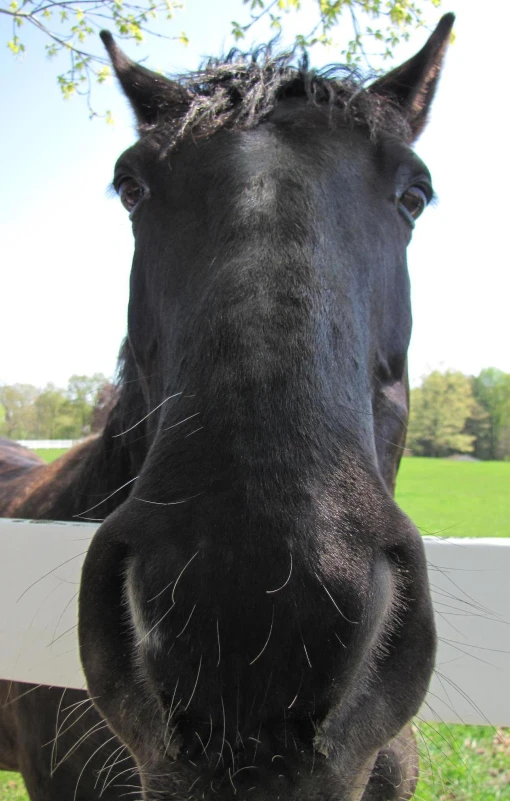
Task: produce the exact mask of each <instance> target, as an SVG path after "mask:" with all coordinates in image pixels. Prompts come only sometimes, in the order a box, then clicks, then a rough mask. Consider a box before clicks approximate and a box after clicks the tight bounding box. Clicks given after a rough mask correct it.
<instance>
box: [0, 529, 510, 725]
mask: <svg viewBox="0 0 510 801" xmlns="http://www.w3.org/2000/svg"><path fill="white" fill-rule="evenodd" d="M96 528H97V526H96V525H94V524H91V523H78V524H74V523H73V524H70V523H47V522H44V523H43V522H37V521H26V520H20V521H12V520H2V519H0V676H1V677H2V678H7V679H14V680H17V681H23V682H31V683H34V684H49V685H57V686H62V687H65V686H66V687H83V686H84V677H83V673H82V670H81V666H80V661H79V657H78V642H77V630H76V595H77V591H78V586H79V580H80V571H81V565H82V562H83V559H84V556H85V553H86V550H87V547H88V543H89V542H90V540H91V538H92V536H93V534H94V532H95V530H96ZM425 546H426V551H427V558H428V561H429V576H430V583H431V587H432V593H433V599H434V606H435V609H436V618H437V626H438V631H439V636H440V638H441V639H440V643H439V649H438V654H437V662H436V673H435V675H434V678H433V679H432V683H431V686H430V691H429V695H428V696H427V699H426V701H425V703H424V705H423V707H422V710H421V712H420V717H421V718H422V719H425V720H443V721H446V722H449V723H459V722H462V723H473V724H480V725H484V724H488V723H490V724H492V725H507V726H508V725H510V692H509V683H510V539H479V540H466V539H445V540H441V539H437V538H432V537H426V538H425Z"/></svg>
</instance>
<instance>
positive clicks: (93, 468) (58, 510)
mask: <svg viewBox="0 0 510 801" xmlns="http://www.w3.org/2000/svg"><path fill="white" fill-rule="evenodd" d="M137 460H138V461H140V453H139V452H138V453H135V452H133V450H132V449H130V447H129V444H128V443H121V442H119V441H117V440H115V439H114V438H112V436H111V431H109V429H108V426H107V428H106V430H105V431H104V432H103V433H102V434H100V435H99V436H97V437H94V438H90V439H88V440H87V441H86V442H84V443H82V444H81V445H78V446H76V447H75V448H72V449H71V450H70V451H69V452H68V453H66V454H65V455H64V456H62V457H60V459H57V460H56V461H55V462H53V463H52V464H49V465H37V466H35V467H33V468H32V469H28V470H27V471H26V472H25V473H24V475H21V476H18V477H16V478H14V480H12V481H10V482H8V483H6V484H5V486H4V487H3V491H2V493H0V514H1V515H3V516H4V517H25V518H33V519H45V520H73V519H82V520H86V519H98V520H101V519H103V518H105V517H106V516H107V515H108V514H111V512H112V511H113V510H114V509H115V508H116V507H117V506H118V505H119V504H120V503H122V501H123V500H125V498H126V497H127V495H128V494H129V490H130V486H129V482H131V480H132V479H134V478H135V477H136V475H137ZM123 485H126V486H125V487H124V488H123V489H120V490H119V488H121V487H123ZM117 490H119V491H117ZM2 494H3V503H2V502H1V499H2ZM110 496H111V497H110Z"/></svg>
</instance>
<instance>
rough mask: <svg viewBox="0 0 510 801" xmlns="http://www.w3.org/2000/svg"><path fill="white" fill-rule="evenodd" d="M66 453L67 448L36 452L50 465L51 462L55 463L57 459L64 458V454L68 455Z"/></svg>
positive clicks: (41, 449)
mask: <svg viewBox="0 0 510 801" xmlns="http://www.w3.org/2000/svg"><path fill="white" fill-rule="evenodd" d="M66 451H67V448H40V449H39V450H37V451H35V453H37V454H38V456H40V457H41V459H44V461H45V462H48V464H49V463H50V462H54V461H55V459H58V457H59V456H62V454H63V453H66Z"/></svg>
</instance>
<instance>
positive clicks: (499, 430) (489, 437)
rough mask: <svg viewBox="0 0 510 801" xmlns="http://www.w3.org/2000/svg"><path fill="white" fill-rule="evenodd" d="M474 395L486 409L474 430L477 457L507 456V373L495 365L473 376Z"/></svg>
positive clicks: (509, 444)
mask: <svg viewBox="0 0 510 801" xmlns="http://www.w3.org/2000/svg"><path fill="white" fill-rule="evenodd" d="M473 395H474V397H475V398H476V400H477V401H478V403H479V404H480V405H481V406H482V407H483V409H484V410H485V413H486V420H485V425H484V426H483V427H481V428H480V430H479V431H478V432H477V440H476V448H475V453H476V456H477V457H478V458H480V459H508V458H510V374H508V373H503V372H502V371H501V370H497V369H496V368H495V367H488V368H486V369H485V370H482V371H481V373H480V375H479V376H477V377H476V378H474V379H473Z"/></svg>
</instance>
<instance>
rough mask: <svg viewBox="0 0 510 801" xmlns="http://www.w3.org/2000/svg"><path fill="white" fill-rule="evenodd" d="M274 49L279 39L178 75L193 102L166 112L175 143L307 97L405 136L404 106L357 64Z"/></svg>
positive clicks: (245, 123)
mask: <svg viewBox="0 0 510 801" xmlns="http://www.w3.org/2000/svg"><path fill="white" fill-rule="evenodd" d="M272 50H273V44H269V45H264V46H261V47H259V48H257V49H255V50H252V51H251V52H248V53H243V52H241V51H239V50H235V49H234V50H231V51H230V52H229V53H228V55H226V56H224V57H222V58H209V59H207V60H206V61H205V62H204V64H203V65H202V67H201V68H200V69H199V70H198V71H197V72H194V73H187V74H186V75H181V76H177V77H174V78H173V80H174V81H177V82H178V83H179V84H180V85H181V86H182V87H183V88H184V89H185V90H186V91H187V92H188V95H189V96H190V99H191V104H190V106H189V108H188V110H187V112H186V113H185V115H184V116H180V117H179V118H178V119H176V118H175V116H174V117H173V118H171V117H170V115H168V116H167V117H165V115H164V114H163V115H162V116H161V117H160V118H159V120H158V127H159V126H161V125H162V124H163V125H164V127H165V128H167V129H168V127H171V128H172V139H173V142H177V141H178V140H179V139H182V138H183V136H184V134H190V133H191V134H192V135H193V136H195V137H197V138H204V137H208V136H210V135H211V134H213V133H214V132H215V131H217V130H219V129H221V128H227V129H233V128H236V129H248V128H253V127H255V126H256V125H258V124H259V123H260V122H261V121H262V120H263V119H264V118H265V117H266V116H267V115H268V114H269V113H270V112H271V111H272V110H273V109H274V108H275V106H276V104H277V103H278V101H280V100H283V99H287V98H298V97H303V98H308V100H310V101H311V102H312V103H314V104H324V103H326V104H328V105H329V106H330V107H331V108H333V107H336V108H341V109H343V110H344V111H345V112H346V114H347V117H348V119H349V120H350V121H351V122H352V123H356V124H362V125H366V126H367V127H368V128H369V130H370V134H371V136H377V134H378V133H380V132H384V131H386V132H390V133H392V134H394V135H397V136H402V137H404V138H405V136H406V133H407V123H406V121H405V118H404V116H403V114H402V112H401V111H400V109H398V108H397V106H396V104H395V103H393V102H392V101H391V100H390V99H389V98H388V97H383V96H381V95H379V94H376V93H375V92H370V89H369V87H367V85H366V84H367V82H368V80H369V79H368V78H363V77H362V76H361V74H360V73H359V72H358V71H357V70H356V69H355V68H353V67H349V66H345V65H339V64H335V65H330V66H327V67H324V68H322V69H320V70H311V69H309V62H308V56H307V54H306V53H305V54H303V55H302V56H301V57H300V58H299V59H297V60H296V56H295V53H294V52H290V53H283V54H278V55H275V56H274V55H273V52H272Z"/></svg>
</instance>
